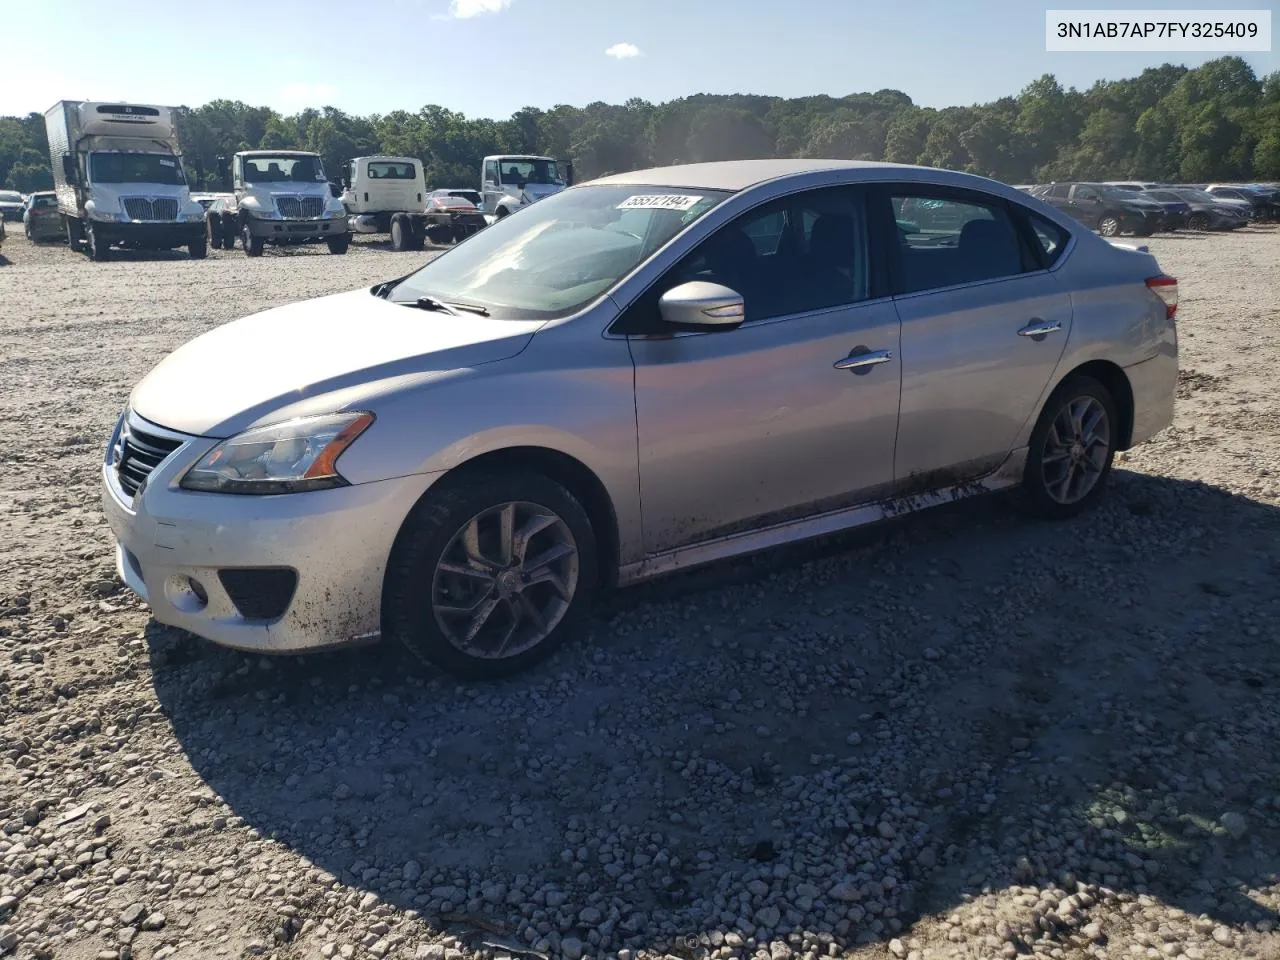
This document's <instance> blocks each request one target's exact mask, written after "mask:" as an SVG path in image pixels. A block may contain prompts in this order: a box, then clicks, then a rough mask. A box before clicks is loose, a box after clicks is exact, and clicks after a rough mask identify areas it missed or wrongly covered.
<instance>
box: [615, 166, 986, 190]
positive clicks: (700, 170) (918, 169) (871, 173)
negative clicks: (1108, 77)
mask: <svg viewBox="0 0 1280 960" xmlns="http://www.w3.org/2000/svg"><path fill="white" fill-rule="evenodd" d="M837 170H844V171H849V172H859V173H863V174H865V175H866V176H865V179H868V180H873V179H882V178H880V177H877V176H875V174H877V173H885V172H890V171H899V172H902V173H911V174H913V176H912V179H917V176H916V175H918V174H926V175H927V177H926V178H925V179H931V180H932V179H935V178H936V179H937V181H938V182H943V181H948V180H949V181H952V182H955V178H957V177H960V178H964V179H972V180H976V181H982V182H984V183H986V182H989V181H986V180H985V178H982V177H977V176H974V175H973V174H963V173H957V172H956V171H953V170H942V169H939V168H936V167H922V166H915V165H912V164H906V163H887V162H883V161H877V160H816V159H815V160H807V159H805V160H793V159H779V160H722V161H712V162H709V163H685V164H680V165H677V166H671V167H650V168H648V169H645V170H633V171H631V172H629V173H616V174H613V175H612V176H607V177H600V178H599V179H597V180H592V181H590V182H591V183H594V184H620V185H623V184H635V185H637V186H648V187H689V188H693V189H701V190H732V191H738V190H745V189H747V187H751V186H755V185H756V184H759V183H764V182H766V181H768V180H779V179H783V178H785V177H798V176H803V175H804V174H808V173H822V172H830V171H837Z"/></svg>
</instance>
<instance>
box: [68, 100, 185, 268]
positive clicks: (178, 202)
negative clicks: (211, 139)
mask: <svg viewBox="0 0 1280 960" xmlns="http://www.w3.org/2000/svg"><path fill="white" fill-rule="evenodd" d="M45 129H46V132H47V133H48V136H49V160H50V162H51V163H52V166H53V182H54V192H55V194H56V195H57V198H58V211H59V213H61V214H62V217H63V219H64V221H65V223H66V228H67V241H68V243H70V244H71V246H72V247H73V248H76V249H84V250H87V251H88V253H89V256H90V257H91V258H92V259H94V260H105V259H107V257H108V256H109V251H110V250H111V248H112V247H123V248H128V249H134V250H172V249H174V248H176V247H186V248H187V250H188V252H189V253H190V254H191V257H192V258H193V259H197V260H198V259H200V258H202V257H204V255H205V253H206V250H207V247H208V244H207V241H206V239H205V226H204V209H203V208H202V207H201V206H200V204H198V203H196V202H195V201H194V200H192V199H191V191H190V188H189V187H188V186H187V178H186V174H185V173H184V172H183V169H182V152H181V148H180V145H179V141H178V131H177V110H176V108H174V107H160V106H149V105H145V104H131V103H99V102H94V101H81V100H61V101H59V102H58V103H55V104H54V105H53V106H52V107H50V108H49V109H48V110H47V111H46V112H45Z"/></svg>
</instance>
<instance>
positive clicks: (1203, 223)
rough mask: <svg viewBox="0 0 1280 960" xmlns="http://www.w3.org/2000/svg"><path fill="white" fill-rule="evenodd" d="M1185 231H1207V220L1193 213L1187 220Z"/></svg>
mask: <svg viewBox="0 0 1280 960" xmlns="http://www.w3.org/2000/svg"><path fill="white" fill-rule="evenodd" d="M1187 229H1189V230H1208V229H1209V218H1208V217H1206V216H1205V215H1204V214H1203V213H1193V214H1192V215H1191V216H1189V217H1188V218H1187Z"/></svg>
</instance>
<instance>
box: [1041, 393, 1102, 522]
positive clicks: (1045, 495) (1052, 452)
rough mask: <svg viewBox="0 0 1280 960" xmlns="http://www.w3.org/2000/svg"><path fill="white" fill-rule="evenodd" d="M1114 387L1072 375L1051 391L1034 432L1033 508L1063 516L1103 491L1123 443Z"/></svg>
mask: <svg viewBox="0 0 1280 960" xmlns="http://www.w3.org/2000/svg"><path fill="white" fill-rule="evenodd" d="M1119 426H1120V422H1119V418H1118V417H1117V416H1116V405H1115V400H1114V398H1113V397H1112V396H1111V393H1110V392H1109V391H1108V390H1107V388H1106V387H1104V386H1103V385H1102V384H1101V383H1099V382H1098V381H1097V380H1094V379H1093V378H1092V377H1086V376H1080V375H1076V376H1071V377H1068V378H1067V379H1066V380H1064V381H1063V382H1062V383H1061V384H1060V385H1059V386H1058V389H1056V390H1055V391H1054V392H1053V394H1052V395H1051V396H1050V397H1049V400H1048V402H1047V403H1046V404H1045V405H1044V409H1043V410H1042V411H1041V413H1040V419H1039V421H1037V423H1036V427H1035V429H1034V430H1033V431H1032V432H1031V441H1030V443H1029V444H1028V449H1027V464H1026V468H1025V469H1024V471H1023V476H1022V491H1021V492H1022V499H1023V501H1024V502H1025V503H1026V505H1027V506H1028V507H1030V508H1031V510H1032V511H1033V512H1035V513H1036V514H1039V515H1040V516H1043V517H1046V518H1048V519H1062V518H1066V517H1070V516H1074V515H1075V514H1077V513H1079V512H1080V511H1081V510H1085V509H1087V508H1089V507H1091V506H1093V505H1094V504H1095V503H1097V501H1098V498H1099V497H1101V496H1102V493H1103V490H1104V489H1105V488H1106V485H1107V480H1108V478H1109V477H1110V476H1111V464H1112V461H1113V460H1114V459H1115V454H1116V445H1117V444H1118V443H1119Z"/></svg>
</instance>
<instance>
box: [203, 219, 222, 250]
mask: <svg viewBox="0 0 1280 960" xmlns="http://www.w3.org/2000/svg"><path fill="white" fill-rule="evenodd" d="M204 236H205V241H206V242H207V243H208V244H209V246H210V247H212V248H213V249H214V250H221V249H222V219H221V218H220V217H218V216H217V215H216V214H208V215H206V216H205V218H204Z"/></svg>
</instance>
